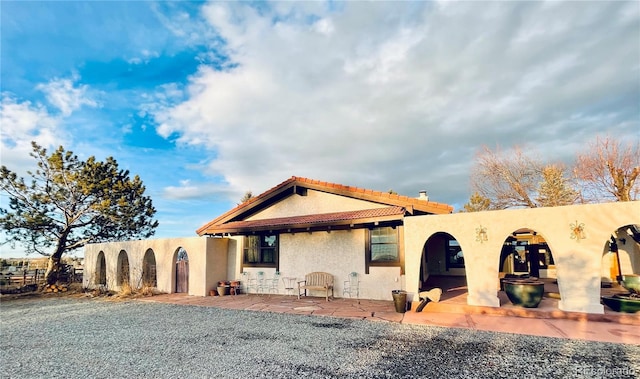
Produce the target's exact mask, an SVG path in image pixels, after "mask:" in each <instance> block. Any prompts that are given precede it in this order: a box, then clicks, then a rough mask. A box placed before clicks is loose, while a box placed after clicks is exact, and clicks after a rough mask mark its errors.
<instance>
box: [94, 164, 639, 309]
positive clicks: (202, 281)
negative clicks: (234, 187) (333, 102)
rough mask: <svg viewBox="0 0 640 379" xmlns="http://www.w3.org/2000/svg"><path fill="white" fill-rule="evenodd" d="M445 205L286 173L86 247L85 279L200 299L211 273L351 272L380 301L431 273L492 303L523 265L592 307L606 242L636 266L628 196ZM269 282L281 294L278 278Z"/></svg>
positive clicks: (604, 270)
mask: <svg viewBox="0 0 640 379" xmlns="http://www.w3.org/2000/svg"><path fill="white" fill-rule="evenodd" d="M452 212H453V208H452V207H451V206H449V205H446V204H442V203H437V202H433V201H430V200H429V199H428V198H427V196H426V193H424V192H423V193H420V194H417V197H407V196H400V195H396V194H391V193H386V192H378V191H372V190H366V189H362V188H357V187H349V186H344V185H340V184H335V183H327V182H321V181H317V180H311V179H307V178H301V177H295V176H294V177H291V178H289V179H288V180H286V181H284V182H282V183H280V184H278V185H277V186H275V187H273V188H271V189H269V190H267V191H266V192H264V193H262V194H260V195H258V196H256V197H254V198H251V199H249V200H248V201H246V202H244V203H242V204H240V205H238V206H237V207H235V208H233V209H231V210H229V211H228V212H226V213H224V214H223V215H221V216H219V217H217V218H215V219H213V220H212V221H210V222H208V223H207V224H205V225H203V226H202V227H200V228H199V229H198V230H197V234H198V237H191V238H175V239H157V240H143V241H125V242H114V243H105V244H91V245H87V246H86V247H85V278H84V284H85V286H86V287H94V286H106V287H108V288H111V289H118V288H119V286H121V285H122V284H123V283H124V282H125V281H126V282H128V283H131V284H132V285H133V286H134V287H136V286H137V287H140V286H142V285H144V284H145V283H146V284H147V285H152V286H155V287H157V288H158V290H160V291H163V292H187V293H189V294H190V295H197V296H206V295H207V294H208V293H209V290H210V289H212V288H215V286H216V283H217V282H218V281H220V280H232V279H241V278H247V276H255V275H257V273H258V272H263V273H264V275H265V277H272V276H273V275H274V274H275V273H276V272H278V273H280V275H281V276H282V277H287V278H294V280H295V279H302V278H304V276H305V274H307V273H309V272H314V271H323V272H328V273H330V274H332V275H333V276H334V278H335V291H334V293H335V295H336V296H337V297H340V296H342V294H343V285H344V282H345V281H347V280H348V279H349V277H350V275H351V273H357V276H358V281H359V282H360V288H359V296H360V297H361V298H367V299H384V300H390V299H391V291H392V290H395V289H404V290H406V291H408V292H409V294H410V295H411V294H416V293H418V292H419V291H420V290H422V289H426V288H428V286H429V283H430V282H429V280H430V279H432V278H433V277H443V276H458V277H462V278H463V279H466V287H467V289H468V295H467V302H468V303H469V304H470V305H482V306H493V307H499V306H500V300H499V298H498V295H497V294H498V284H499V278H500V277H501V276H503V275H505V274H507V273H522V272H523V271H525V272H531V273H534V274H536V276H540V277H547V278H552V279H557V284H558V288H559V292H560V296H561V300H560V302H559V304H558V307H559V308H560V309H561V310H565V311H577V312H588V313H602V312H603V306H602V304H600V287H601V283H602V282H603V281H607V280H609V281H610V280H611V272H612V271H611V262H613V261H612V260H611V257H610V254H609V250H611V245H612V243H617V247H618V257H619V261H620V264H619V266H620V269H621V271H622V272H623V273H624V274H637V273H638V272H640V244H639V243H640V236H638V235H637V227H636V226H635V225H638V224H640V202H638V201H635V202H625V203H606V204H587V205H571V206H565V207H552V208H536V209H511V210H502V211H487V212H475V213H452ZM616 264H617V263H616ZM278 285H279V288H278V292H279V293H285V292H286V291H285V287H288V285H286V282H285V281H280V283H279V284H278ZM318 295H320V294H318Z"/></svg>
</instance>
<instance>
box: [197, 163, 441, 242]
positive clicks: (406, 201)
mask: <svg viewBox="0 0 640 379" xmlns="http://www.w3.org/2000/svg"><path fill="white" fill-rule="evenodd" d="M293 185H300V186H302V187H305V185H307V186H308V187H309V188H312V189H314V190H319V191H323V190H324V191H326V192H328V193H334V194H338V195H342V196H350V197H354V198H359V199H362V200H365V201H371V202H376V201H377V202H379V203H381V204H386V205H389V206H400V207H404V208H405V209H410V208H412V209H416V210H419V211H421V212H426V213H436V214H442V213H451V212H452V211H453V207H452V206H450V205H448V204H442V203H436V202H433V201H425V200H422V199H418V198H413V197H408V196H402V195H397V194H390V193H388V192H380V191H374V190H370V189H364V188H359V187H351V186H345V185H342V184H338V183H329V182H322V181H319V180H314V179H308V178H303V177H298V176H292V177H291V178H289V179H287V180H285V181H284V182H282V183H280V184H278V185H277V186H275V187H272V188H270V189H268V190H266V191H265V192H263V193H261V194H260V195H258V196H256V197H252V198H251V199H249V200H247V201H245V202H244V203H242V204H240V205H238V206H237V207H235V208H233V209H231V210H230V211H228V212H226V213H224V214H222V215H221V216H219V217H217V218H216V219H214V220H212V221H210V222H209V223H207V224H205V225H204V226H202V227H201V228H200V229H198V230H197V231H196V232H197V233H198V234H200V235H201V234H203V233H202V231H203V230H205V229H207V228H208V227H210V226H213V225H217V224H221V223H224V222H225V221H230V220H231V219H233V218H234V217H237V216H238V215H241V214H242V213H244V212H246V211H247V210H250V209H252V207H253V205H254V204H256V203H258V202H260V201H262V200H265V199H268V198H269V197H271V196H272V195H274V194H275V193H277V192H278V191H280V190H282V189H284V188H288V187H289V186H293Z"/></svg>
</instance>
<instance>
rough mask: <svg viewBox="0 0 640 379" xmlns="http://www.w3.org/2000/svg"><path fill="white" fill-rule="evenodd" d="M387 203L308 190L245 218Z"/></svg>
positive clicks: (323, 211)
mask: <svg viewBox="0 0 640 379" xmlns="http://www.w3.org/2000/svg"><path fill="white" fill-rule="evenodd" d="M384 207H387V205H383V204H378V203H374V202H370V201H365V200H359V199H353V198H349V197H344V196H336V195H333V194H328V193H324V192H321V191H315V190H311V189H310V190H308V191H307V195H306V196H300V195H293V196H290V197H288V198H286V199H284V200H282V201H280V202H278V203H276V204H274V205H272V206H271V207H269V208H267V209H265V210H263V211H261V212H259V213H257V214H255V215H253V216H251V217H249V218H247V220H261V219H267V218H278V217H291V216H303V215H312V214H318V213H331V212H345V211H356V210H362V209H374V208H384Z"/></svg>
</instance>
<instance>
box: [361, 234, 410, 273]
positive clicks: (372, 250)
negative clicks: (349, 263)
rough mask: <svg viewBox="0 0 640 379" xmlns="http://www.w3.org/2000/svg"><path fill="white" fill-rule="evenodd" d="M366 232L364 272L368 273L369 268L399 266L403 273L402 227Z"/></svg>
mask: <svg viewBox="0 0 640 379" xmlns="http://www.w3.org/2000/svg"><path fill="white" fill-rule="evenodd" d="M366 231H367V233H366V248H365V255H366V259H365V260H366V267H365V272H366V273H367V274H368V273H369V266H400V267H401V271H402V273H404V267H403V266H404V265H403V261H404V257H403V254H402V253H403V252H402V227H401V226H396V227H391V226H385V227H378V228H373V229H366Z"/></svg>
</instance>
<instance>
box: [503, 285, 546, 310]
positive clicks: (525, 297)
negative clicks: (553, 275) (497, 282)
mask: <svg viewBox="0 0 640 379" xmlns="http://www.w3.org/2000/svg"><path fill="white" fill-rule="evenodd" d="M504 292H506V293H507V297H509V300H510V301H511V302H512V303H513V305H517V306H519V307H525V308H536V307H537V306H538V305H539V304H540V301H542V295H543V294H544V283H543V282H536V281H529V280H517V281H516V280H514V281H505V282H504Z"/></svg>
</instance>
